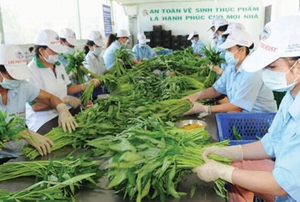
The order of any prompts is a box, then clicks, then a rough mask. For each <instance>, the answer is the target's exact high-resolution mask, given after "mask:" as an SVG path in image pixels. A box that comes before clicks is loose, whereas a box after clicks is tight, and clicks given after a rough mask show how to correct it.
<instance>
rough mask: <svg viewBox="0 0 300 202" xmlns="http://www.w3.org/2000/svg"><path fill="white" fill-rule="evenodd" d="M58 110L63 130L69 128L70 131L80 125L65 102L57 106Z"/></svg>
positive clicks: (59, 123)
mask: <svg viewBox="0 0 300 202" xmlns="http://www.w3.org/2000/svg"><path fill="white" fill-rule="evenodd" d="M56 109H57V111H58V125H59V126H62V128H63V131H64V132H66V130H67V129H68V131H69V133H71V132H72V130H75V128H76V127H77V126H78V125H77V123H76V121H75V119H74V117H73V116H72V115H71V114H70V112H69V110H68V107H67V106H66V104H64V103H60V104H58V105H57V106H56Z"/></svg>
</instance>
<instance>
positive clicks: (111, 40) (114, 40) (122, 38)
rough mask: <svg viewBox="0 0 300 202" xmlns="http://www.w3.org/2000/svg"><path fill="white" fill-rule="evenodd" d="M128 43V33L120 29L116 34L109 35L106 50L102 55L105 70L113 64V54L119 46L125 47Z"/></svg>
mask: <svg viewBox="0 0 300 202" xmlns="http://www.w3.org/2000/svg"><path fill="white" fill-rule="evenodd" d="M128 43H129V33H128V31H127V30H124V29H120V30H118V31H117V33H116V34H110V35H109V37H108V41H107V44H106V49H105V52H104V55H103V58H104V64H105V66H106V68H107V69H110V68H111V67H112V65H113V64H114V60H115V56H114V53H115V51H116V50H117V49H119V48H120V47H121V46H124V47H126V46H127V44H128Z"/></svg>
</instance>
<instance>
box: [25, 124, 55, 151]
mask: <svg viewBox="0 0 300 202" xmlns="http://www.w3.org/2000/svg"><path fill="white" fill-rule="evenodd" d="M22 133H24V135H25V136H28V138H25V139H26V141H27V142H28V143H29V144H30V145H32V146H33V147H34V148H36V149H37V150H38V152H39V153H40V155H41V156H44V155H47V154H50V153H51V148H50V146H54V143H53V142H52V141H51V140H50V139H49V138H47V137H44V136H42V135H40V134H38V133H36V132H34V131H31V130H24V131H23V132H22Z"/></svg>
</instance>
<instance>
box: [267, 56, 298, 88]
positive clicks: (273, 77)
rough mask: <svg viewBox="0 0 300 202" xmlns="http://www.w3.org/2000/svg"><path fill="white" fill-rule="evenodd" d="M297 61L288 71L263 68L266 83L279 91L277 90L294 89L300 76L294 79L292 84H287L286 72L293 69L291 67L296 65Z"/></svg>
mask: <svg viewBox="0 0 300 202" xmlns="http://www.w3.org/2000/svg"><path fill="white" fill-rule="evenodd" d="M296 62H297V61H296ZM296 62H295V63H294V64H293V66H292V67H291V68H290V69H289V70H288V71H287V72H276V71H272V70H269V69H263V71H262V79H263V82H264V84H265V85H266V86H267V87H268V88H269V89H271V90H273V91H277V92H284V91H290V90H292V89H293V88H294V87H295V85H296V81H297V79H298V77H299V75H297V77H296V78H295V79H294V81H293V82H292V83H291V84H289V85H288V84H287V80H286V74H287V73H288V72H289V71H291V69H292V68H293V67H294V65H295V64H296Z"/></svg>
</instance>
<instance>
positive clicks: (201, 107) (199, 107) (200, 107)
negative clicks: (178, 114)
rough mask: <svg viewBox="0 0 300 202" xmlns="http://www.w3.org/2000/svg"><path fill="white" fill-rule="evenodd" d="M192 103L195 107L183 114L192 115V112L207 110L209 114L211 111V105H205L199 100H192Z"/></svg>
mask: <svg viewBox="0 0 300 202" xmlns="http://www.w3.org/2000/svg"><path fill="white" fill-rule="evenodd" d="M192 104H193V107H192V108H191V109H190V110H189V111H187V112H185V113H184V114H183V115H191V114H197V113H202V112H205V113H207V115H208V114H210V113H211V109H210V106H205V105H203V104H201V103H198V102H192Z"/></svg>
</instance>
